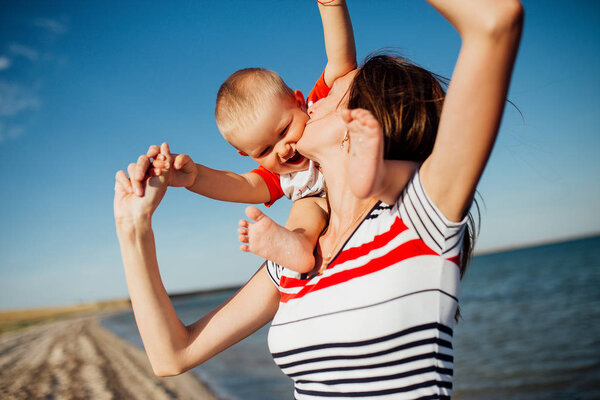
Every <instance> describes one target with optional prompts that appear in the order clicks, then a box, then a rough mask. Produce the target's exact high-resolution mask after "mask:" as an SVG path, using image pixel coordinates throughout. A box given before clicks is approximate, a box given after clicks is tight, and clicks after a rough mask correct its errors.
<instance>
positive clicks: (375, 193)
mask: <svg viewBox="0 0 600 400" xmlns="http://www.w3.org/2000/svg"><path fill="white" fill-rule="evenodd" d="M342 118H343V119H344V121H345V122H346V127H347V129H348V135H349V139H350V140H349V142H348V144H344V145H345V146H348V147H349V151H350V160H349V162H348V180H349V182H350V189H351V190H352V192H353V193H354V195H355V196H357V197H360V198H369V197H375V198H378V199H380V200H381V201H383V202H384V203H387V204H394V203H395V202H396V200H397V199H398V196H400V193H401V192H402V190H403V189H404V187H405V186H406V183H407V182H408V180H409V179H410V178H411V177H412V176H413V174H414V173H415V170H416V169H417V168H418V165H419V164H418V163H416V162H413V161H400V160H384V159H383V131H382V129H381V125H380V124H379V122H378V121H377V120H376V119H375V117H374V116H373V114H371V113H370V112H369V111H367V110H363V109H355V110H344V111H343V112H342Z"/></svg>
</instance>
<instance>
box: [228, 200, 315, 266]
mask: <svg viewBox="0 0 600 400" xmlns="http://www.w3.org/2000/svg"><path fill="white" fill-rule="evenodd" d="M324 203H325V200H324V199H321V198H317V197H308V198H304V199H300V200H296V201H295V202H294V204H293V205H292V209H291V210H290V216H289V217H288V222H287V224H286V227H285V228H284V227H283V226H281V225H278V224H277V223H276V222H275V221H273V220H272V219H271V218H269V217H267V216H266V215H265V214H264V213H262V212H261V211H260V210H259V209H258V208H256V207H252V206H250V207H248V208H246V215H247V216H248V218H250V219H251V220H254V221H255V222H254V223H251V222H248V221H245V220H241V221H240V227H241V228H240V229H239V233H240V241H241V242H243V243H247V244H243V245H241V246H240V249H242V250H243V251H250V252H252V253H254V254H256V255H259V256H261V257H263V258H266V259H268V260H271V261H273V262H275V263H277V264H279V265H282V266H284V267H286V268H289V269H291V270H294V271H296V272H300V273H305V272H310V271H311V270H312V269H313V268H314V265H315V258H314V255H313V253H314V249H315V245H316V243H317V239H318V238H319V235H320V234H321V231H322V230H323V229H324V227H325V224H326V222H327V213H326V212H325V211H324V209H325V207H326V206H325V204H324Z"/></svg>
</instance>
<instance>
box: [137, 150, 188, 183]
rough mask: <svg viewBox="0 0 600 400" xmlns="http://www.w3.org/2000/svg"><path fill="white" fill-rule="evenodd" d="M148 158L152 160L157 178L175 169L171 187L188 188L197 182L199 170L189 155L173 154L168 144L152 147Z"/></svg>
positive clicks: (147, 154)
mask: <svg viewBox="0 0 600 400" xmlns="http://www.w3.org/2000/svg"><path fill="white" fill-rule="evenodd" d="M146 156H147V157H148V158H151V159H152V168H154V174H155V175H157V176H160V175H161V173H162V171H163V170H168V169H170V168H171V167H173V170H172V171H171V174H170V175H169V182H168V185H169V186H175V187H188V186H191V185H192V184H193V183H194V181H195V180H196V176H197V175H198V169H197V168H196V164H195V163H194V161H193V160H192V158H191V157H190V156H188V155H187V154H172V153H171V150H170V149H169V144H168V143H163V144H162V145H161V146H160V147H158V146H156V145H153V146H150V148H148V152H147V153H146Z"/></svg>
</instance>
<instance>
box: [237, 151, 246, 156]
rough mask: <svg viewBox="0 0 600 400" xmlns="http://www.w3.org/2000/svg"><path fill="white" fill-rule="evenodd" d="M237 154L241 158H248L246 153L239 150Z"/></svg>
mask: <svg viewBox="0 0 600 400" xmlns="http://www.w3.org/2000/svg"><path fill="white" fill-rule="evenodd" d="M237 152H238V154H239V155H240V156H244V157H248V154H246V153H244V152H243V151H241V150H238V151H237Z"/></svg>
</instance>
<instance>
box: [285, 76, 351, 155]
mask: <svg viewBox="0 0 600 400" xmlns="http://www.w3.org/2000/svg"><path fill="white" fill-rule="evenodd" d="M357 72H358V70H357V69H355V70H352V71H350V72H349V73H347V74H346V75H344V76H342V77H341V78H338V79H337V80H336V81H335V82H334V83H333V86H332V87H331V90H330V91H329V95H327V97H325V98H323V99H321V100H319V101H317V102H316V103H314V104H313V105H312V106H310V107H309V108H308V116H309V117H310V120H309V121H308V122H307V123H306V128H305V129H304V134H303V135H302V138H300V140H299V141H298V143H297V149H298V151H299V152H300V153H301V154H302V155H304V156H306V157H308V158H311V159H315V156H314V154H315V151H317V150H319V149H320V148H322V147H323V146H329V145H335V146H339V144H340V142H341V141H342V138H343V137H344V133H345V131H346V128H345V124H344V121H343V120H342V118H341V117H340V115H339V111H340V110H342V109H344V108H346V107H347V105H348V96H347V93H348V89H349V88H350V85H351V84H352V81H353V80H354V76H356V73H357ZM315 161H318V159H315Z"/></svg>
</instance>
